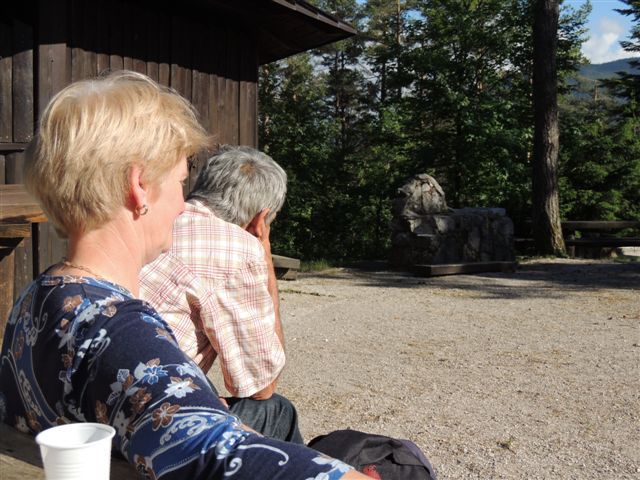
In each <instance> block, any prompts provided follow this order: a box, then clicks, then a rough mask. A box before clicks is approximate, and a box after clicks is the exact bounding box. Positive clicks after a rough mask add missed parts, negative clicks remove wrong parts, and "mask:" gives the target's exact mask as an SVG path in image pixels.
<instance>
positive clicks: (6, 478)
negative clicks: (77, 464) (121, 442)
mask: <svg viewBox="0 0 640 480" xmlns="http://www.w3.org/2000/svg"><path fill="white" fill-rule="evenodd" d="M0 478H1V479H2V480H25V479H44V470H43V468H42V459H41V458H40V449H39V447H38V444H37V443H36V441H35V439H34V437H32V436H31V435H27V434H24V433H22V432H20V431H18V430H16V429H15V428H11V427H10V426H8V425H6V424H3V423H0ZM87 478H91V477H90V476H87ZM111 478H112V479H114V480H121V479H128V478H139V477H137V475H136V472H135V469H134V468H133V466H132V465H130V464H129V463H127V462H126V461H125V460H122V459H120V458H116V457H114V456H113V455H112V456H111Z"/></svg>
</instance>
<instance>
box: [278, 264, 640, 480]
mask: <svg viewBox="0 0 640 480" xmlns="http://www.w3.org/2000/svg"><path fill="white" fill-rule="evenodd" d="M280 289H281V298H282V300H281V309H282V312H283V321H284V327H285V333H286V336H287V339H288V343H287V352H288V366H287V368H286V370H285V373H284V374H283V377H282V380H281V383H280V391H281V393H283V394H284V395H286V396H288V397H289V398H290V399H291V400H292V401H294V403H295V404H296V405H297V407H298V410H299V413H300V417H301V428H302V429H303V434H304V435H305V438H306V440H309V439H311V438H313V437H314V436H315V435H318V434H322V433H326V432H329V431H331V430H335V429H340V428H354V429H359V430H365V431H370V432H374V433H385V434H389V435H393V436H398V437H404V438H409V439H411V440H414V441H415V442H416V443H417V444H418V445H420V447H422V448H423V449H424V451H425V452H426V454H427V456H428V457H429V458H430V460H431V461H432V463H433V464H434V466H435V467H436V469H437V471H438V474H439V475H440V478H441V479H473V478H483V479H488V478H491V479H497V478H510V479H524V478H531V479H536V478H541V479H542V478H549V479H552V478H553V479H555V478H558V479H585V478H599V479H631V478H640V388H639V387H640V367H639V365H640V362H639V360H640V263H627V264H622V263H613V262H598V261H577V260H564V261H563V260H560V261H556V260H553V261H551V260H538V261H533V262H528V263H526V264H523V265H521V266H520V268H519V269H518V271H517V272H515V273H513V274H481V275H465V276H451V277H438V278H416V277H412V276H409V275H402V274H398V273H393V272H384V271H378V272H375V271H369V272H364V271H356V270H333V271H329V272H325V273H322V274H316V275H304V276H302V278H300V279H299V280H298V281H295V282H281V283H280Z"/></svg>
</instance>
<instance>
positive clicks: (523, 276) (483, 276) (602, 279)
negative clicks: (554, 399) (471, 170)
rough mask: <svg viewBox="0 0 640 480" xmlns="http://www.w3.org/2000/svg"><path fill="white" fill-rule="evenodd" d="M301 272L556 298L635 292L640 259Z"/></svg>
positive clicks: (367, 282) (373, 265)
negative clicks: (419, 272)
mask: <svg viewBox="0 0 640 480" xmlns="http://www.w3.org/2000/svg"><path fill="white" fill-rule="evenodd" d="M304 276H305V278H313V277H318V278H324V279H327V278H333V279H336V280H344V279H345V278H347V277H351V278H352V279H355V281H356V282H357V284H359V285H361V286H372V287H386V288H416V287H417V286H423V285H426V286H429V287H432V288H438V289H456V290H467V291H468V292H469V294H470V295H471V296H473V295H474V292H475V294H477V296H478V297H483V298H487V297H495V298H536V297H546V298H557V297H559V296H562V295H564V294H566V293H570V292H571V291H577V290H580V291H584V290H593V291H594V292H595V291H597V290H600V289H617V290H623V291H625V290H626V291H638V292H640V262H638V261H631V262H618V261H613V260H612V261H598V260H596V261H589V260H561V259H559V260H545V261H536V262H531V263H530V262H525V263H522V264H520V265H519V266H518V268H517V270H516V271H515V272H513V273H477V274H472V275H448V276H441V277H419V276H416V275H413V274H412V273H409V272H405V271H398V270H391V269H389V268H388V266H387V264H386V262H367V263H362V264H358V265H353V266H350V267H349V268H346V269H338V270H333V271H328V272H321V273H316V274H305V275H304Z"/></svg>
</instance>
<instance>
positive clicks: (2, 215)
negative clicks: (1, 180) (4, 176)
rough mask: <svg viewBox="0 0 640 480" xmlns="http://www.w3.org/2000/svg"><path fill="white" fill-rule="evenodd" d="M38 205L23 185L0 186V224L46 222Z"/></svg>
mask: <svg viewBox="0 0 640 480" xmlns="http://www.w3.org/2000/svg"><path fill="white" fill-rule="evenodd" d="M46 221H47V217H46V216H45V214H44V213H43V211H42V208H40V205H39V204H38V202H37V201H36V199H35V198H33V197H32V196H31V195H30V194H29V193H27V191H26V190H25V189H24V185H22V184H16V185H0V222H2V223H6V224H16V223H37V222H46Z"/></svg>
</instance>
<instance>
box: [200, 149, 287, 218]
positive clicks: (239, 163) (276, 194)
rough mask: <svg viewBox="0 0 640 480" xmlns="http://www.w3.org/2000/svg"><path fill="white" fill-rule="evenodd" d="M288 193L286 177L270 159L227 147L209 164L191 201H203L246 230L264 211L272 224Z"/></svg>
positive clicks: (219, 214) (267, 156)
mask: <svg viewBox="0 0 640 480" xmlns="http://www.w3.org/2000/svg"><path fill="white" fill-rule="evenodd" d="M286 193H287V174H286V173H285V171H284V170H283V169H282V167H280V165H278V164H277V163H276V162H275V161H274V160H273V159H272V158H271V157H270V156H269V155H266V154H265V153H262V152H260V151H258V150H256V149H254V148H250V147H242V146H229V145H224V146H222V147H220V150H219V151H218V152H217V153H216V154H215V155H214V156H213V157H211V158H210V159H209V160H207V163H206V165H205V166H204V167H203V168H202V170H201V171H200V174H199V175H198V178H197V180H196V184H195V186H194V187H193V190H191V193H190V194H189V196H188V198H189V199H192V198H195V199H198V200H201V201H202V202H203V203H204V204H205V205H206V206H207V207H209V208H210V209H211V210H212V211H213V212H214V213H215V214H216V215H217V216H218V217H220V218H221V219H222V220H225V221H227V222H229V223H234V224H236V225H240V226H245V225H247V224H249V223H250V222H251V220H253V218H254V217H255V215H256V214H257V213H259V212H260V211H261V210H262V209H264V208H268V209H269V215H268V216H267V219H266V221H267V223H269V222H271V221H272V220H273V218H274V217H275V216H276V213H278V211H279V210H280V209H281V208H282V205H283V204H284V199H285V195H286Z"/></svg>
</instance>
